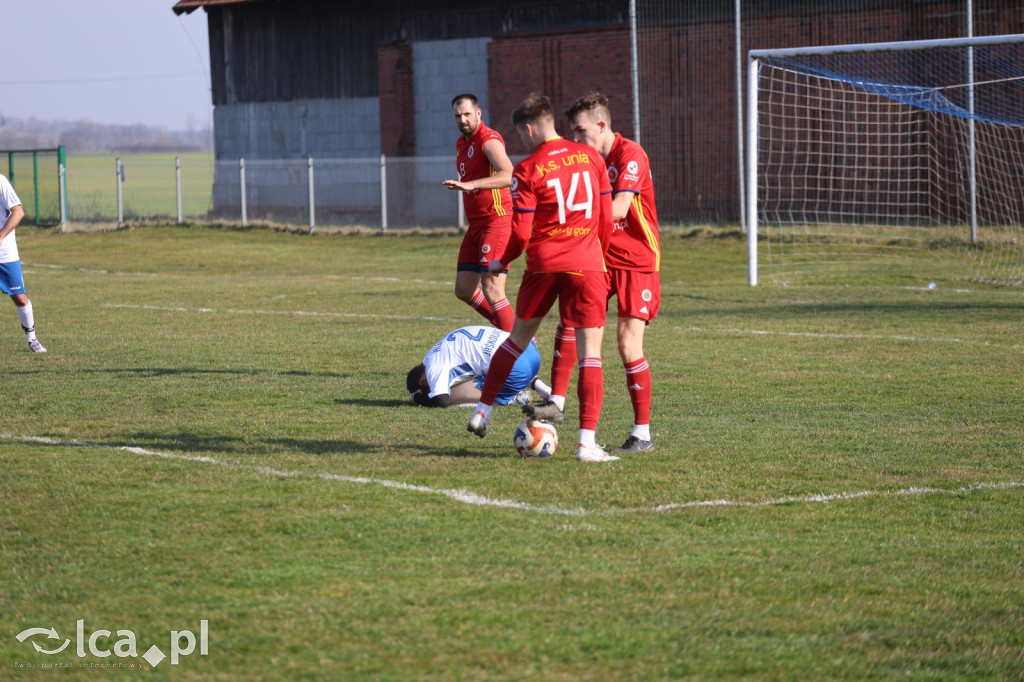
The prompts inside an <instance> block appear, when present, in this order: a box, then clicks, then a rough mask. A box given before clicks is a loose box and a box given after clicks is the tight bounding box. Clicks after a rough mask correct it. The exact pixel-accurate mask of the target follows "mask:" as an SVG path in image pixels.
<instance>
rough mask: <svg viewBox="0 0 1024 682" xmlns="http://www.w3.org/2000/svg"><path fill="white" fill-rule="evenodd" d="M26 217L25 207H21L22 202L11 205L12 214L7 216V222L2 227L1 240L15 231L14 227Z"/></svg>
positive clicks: (0, 229) (0, 231)
mask: <svg viewBox="0 0 1024 682" xmlns="http://www.w3.org/2000/svg"><path fill="white" fill-rule="evenodd" d="M24 217H25V209H23V208H22V207H21V204H16V205H14V206H11V214H10V215H9V216H7V222H5V223H4V225H3V227H2V228H0V241H3V240H4V239H5V238H6V237H7V235H9V234H10V233H11V232H14V228H16V227H17V226H18V224H19V223H20V222H21V219H22V218H24Z"/></svg>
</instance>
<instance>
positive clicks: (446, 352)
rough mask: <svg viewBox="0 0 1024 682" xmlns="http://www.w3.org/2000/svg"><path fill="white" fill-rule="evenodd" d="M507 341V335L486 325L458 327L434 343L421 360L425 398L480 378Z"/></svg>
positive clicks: (445, 392) (444, 393)
mask: <svg viewBox="0 0 1024 682" xmlns="http://www.w3.org/2000/svg"><path fill="white" fill-rule="evenodd" d="M507 338H508V332H503V331H501V330H500V329H495V328H494V327H487V326H483V325H480V326H471V327H460V328H459V329H456V330H455V331H453V332H451V333H450V334H448V335H446V336H445V337H444V338H442V339H441V340H440V341H438V342H437V343H435V344H434V347H433V348H431V349H430V352H428V353H427V354H426V356H425V357H424V358H423V365H424V367H426V376H427V384H428V385H429V386H430V393H429V394H428V396H429V397H431V398H433V397H434V396H438V395H446V394H449V393H451V389H452V386H454V385H455V384H457V383H460V382H462V381H465V380H466V379H470V378H473V377H478V376H483V375H485V374H487V369H488V368H489V367H490V366H491V357H492V356H493V355H494V351H495V350H497V348H498V346H500V345H501V344H502V343H504V342H505V339H507Z"/></svg>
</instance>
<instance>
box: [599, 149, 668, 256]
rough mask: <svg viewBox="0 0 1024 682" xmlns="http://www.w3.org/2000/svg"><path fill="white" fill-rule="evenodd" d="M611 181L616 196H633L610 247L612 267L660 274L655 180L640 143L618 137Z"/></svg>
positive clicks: (610, 167)
mask: <svg viewBox="0 0 1024 682" xmlns="http://www.w3.org/2000/svg"><path fill="white" fill-rule="evenodd" d="M605 163H607V164H608V179H609V180H610V181H611V183H612V192H613V193H614V194H618V193H619V192H631V193H633V195H634V196H633V201H632V203H631V205H630V207H629V213H628V214H627V215H626V217H625V218H624V219H622V220H619V221H616V223H615V227H614V229H613V230H612V243H611V244H610V245H609V247H608V267H610V268H617V269H620V270H641V271H644V272H658V270H660V269H661V243H660V241H659V239H658V211H657V209H656V208H655V206H654V180H652V179H651V163H650V161H648V159H647V154H646V153H645V152H644V149H643V147H641V146H640V145H639V144H637V143H636V142H633V141H632V140H627V139H626V138H624V137H622V136H621V135H619V134H618V133H616V134H615V142H613V143H612V148H611V151H610V152H608V158H607V159H605Z"/></svg>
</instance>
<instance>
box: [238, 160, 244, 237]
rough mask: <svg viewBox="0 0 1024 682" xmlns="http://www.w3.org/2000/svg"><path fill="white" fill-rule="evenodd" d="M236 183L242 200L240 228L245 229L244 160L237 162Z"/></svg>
mask: <svg viewBox="0 0 1024 682" xmlns="http://www.w3.org/2000/svg"><path fill="white" fill-rule="evenodd" d="M238 183H239V189H240V190H241V198H242V227H245V159H244V158H242V159H239V160H238Z"/></svg>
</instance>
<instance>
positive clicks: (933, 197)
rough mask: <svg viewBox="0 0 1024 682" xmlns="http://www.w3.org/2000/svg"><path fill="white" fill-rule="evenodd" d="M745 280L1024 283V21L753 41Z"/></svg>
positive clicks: (749, 87) (748, 123) (749, 84)
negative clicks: (994, 31)
mask: <svg viewBox="0 0 1024 682" xmlns="http://www.w3.org/2000/svg"><path fill="white" fill-rule="evenodd" d="M749 65H750V71H749V82H748V90H749V91H748V95H749V110H748V121H747V127H748V135H749V140H750V141H751V143H750V147H749V149H748V176H747V195H748V196H747V211H748V215H747V224H748V228H749V229H748V234H749V237H750V244H749V250H748V257H749V264H748V275H749V279H750V284H751V285H754V284H757V283H758V279H759V276H760V277H761V278H764V279H765V280H767V281H774V282H783V283H788V282H795V281H805V282H807V281H823V280H827V281H835V280H837V279H842V278H844V277H846V276H849V275H850V274H851V273H852V272H854V270H856V272H857V273H858V276H864V274H865V273H871V272H872V271H874V270H877V272H878V275H879V276H881V277H886V278H903V279H905V280H906V281H908V282H912V281H926V282H927V281H935V280H940V279H967V280H975V281H984V282H992V283H1002V284H1016V285H1020V284H1024V228H1022V225H1024V35H1013V36H989V37H986V38H974V39H952V40H934V41H916V42H903V43H878V44H864V45H845V46H833V47H820V48H800V49H793V50H755V51H751V52H750V60H749Z"/></svg>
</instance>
